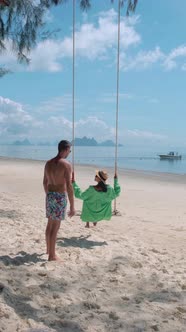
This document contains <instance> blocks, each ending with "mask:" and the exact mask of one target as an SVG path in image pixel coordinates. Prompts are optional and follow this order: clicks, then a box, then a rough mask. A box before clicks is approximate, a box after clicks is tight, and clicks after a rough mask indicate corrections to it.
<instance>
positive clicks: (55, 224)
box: [43, 140, 75, 261]
mask: <svg viewBox="0 0 186 332" xmlns="http://www.w3.org/2000/svg"><path fill="white" fill-rule="evenodd" d="M70 148H71V144H70V142H68V141H66V140H63V141H61V142H59V144H58V154H57V156H56V157H55V158H53V159H51V160H49V161H47V163H46V165H45V170H44V178H43V186H44V190H45V193H46V217H47V218H48V224H47V227H46V232H45V235H46V245H47V254H48V260H49V261H54V260H57V259H58V257H57V256H56V254H55V245H56V239H57V233H58V230H59V228H60V222H61V220H64V219H65V214H66V206H67V195H68V199H69V202H70V211H69V212H68V216H69V217H72V216H73V215H74V214H75V209H74V194H73V188H72V184H71V174H72V168H71V165H70V163H69V162H68V161H67V160H66V158H67V157H68V155H69V153H70V152H71V151H70Z"/></svg>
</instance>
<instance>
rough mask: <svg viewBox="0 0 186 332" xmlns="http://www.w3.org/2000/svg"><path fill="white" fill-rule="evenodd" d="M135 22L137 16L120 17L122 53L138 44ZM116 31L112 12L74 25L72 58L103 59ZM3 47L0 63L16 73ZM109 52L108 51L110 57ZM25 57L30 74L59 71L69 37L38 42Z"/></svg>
mask: <svg viewBox="0 0 186 332" xmlns="http://www.w3.org/2000/svg"><path fill="white" fill-rule="evenodd" d="M137 21H138V18H137V17H134V18H133V19H130V18H129V19H127V18H126V17H124V18H123V17H121V47H122V49H125V50H126V49H128V48H129V47H130V46H132V45H136V44H138V43H139V42H140V40H141V37H140V35H139V34H138V33H137V32H136V30H135V24H136V23H137ZM117 29H118V27H117V14H116V12H115V11H114V9H111V10H110V11H107V12H102V13H100V14H99V16H98V19H97V22H96V23H87V22H85V23H83V24H82V25H81V26H78V28H77V29H76V35H75V39H76V41H75V45H76V56H77V57H78V56H80V57H83V58H87V59H88V60H95V59H100V60H101V59H105V58H107V57H108V56H110V55H111V54H112V53H113V50H116V48H117ZM7 46H8V47H7V48H8V50H9V51H8V56H7V54H5V56H4V57H3V58H2V63H3V64H8V65H9V66H10V67H11V68H12V67H14V68H15V70H18V69H19V66H17V65H16V57H15V55H13V54H11V55H10V47H9V45H8V44H7ZM109 52H111V53H110V55H109ZM114 56H115V54H114ZM29 57H30V58H31V62H30V65H29V67H28V68H27V69H28V70H30V71H39V70H41V71H42V70H43V71H49V72H58V71H61V70H62V69H63V65H62V60H63V59H64V58H69V57H72V36H70V37H65V38H64V39H62V40H61V39H58V40H56V39H53V40H51V39H48V40H45V41H42V42H40V43H38V44H37V46H36V48H35V49H34V50H32V51H31V53H30V55H29ZM22 70H23V67H22Z"/></svg>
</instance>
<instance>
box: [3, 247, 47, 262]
mask: <svg viewBox="0 0 186 332" xmlns="http://www.w3.org/2000/svg"><path fill="white" fill-rule="evenodd" d="M41 256H42V254H41V255H38V254H37V253H34V254H27V253H26V252H25V251H20V252H18V253H17V255H16V256H15V257H10V256H8V255H5V256H0V262H3V264H4V265H6V266H8V265H16V266H19V265H24V264H25V265H29V264H32V263H38V262H46V259H43V258H41Z"/></svg>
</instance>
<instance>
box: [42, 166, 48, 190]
mask: <svg viewBox="0 0 186 332" xmlns="http://www.w3.org/2000/svg"><path fill="white" fill-rule="evenodd" d="M43 187H44V191H45V193H46V194H47V192H48V180H47V174H46V165H45V169H44V176H43Z"/></svg>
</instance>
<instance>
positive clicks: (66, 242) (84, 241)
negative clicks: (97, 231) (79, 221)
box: [57, 235, 107, 249]
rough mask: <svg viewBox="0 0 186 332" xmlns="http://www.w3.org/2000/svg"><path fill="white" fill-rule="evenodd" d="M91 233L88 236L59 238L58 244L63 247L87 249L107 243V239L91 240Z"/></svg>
mask: <svg viewBox="0 0 186 332" xmlns="http://www.w3.org/2000/svg"><path fill="white" fill-rule="evenodd" d="M89 237H90V235H87V236H82V235H81V236H79V237H75V236H73V237H71V238H70V239H68V238H65V237H63V238H59V239H58V240H57V244H58V245H59V246H61V247H76V248H85V249H93V248H94V247H101V246H105V245H107V242H106V241H103V242H100V241H90V240H88V238H89Z"/></svg>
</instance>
